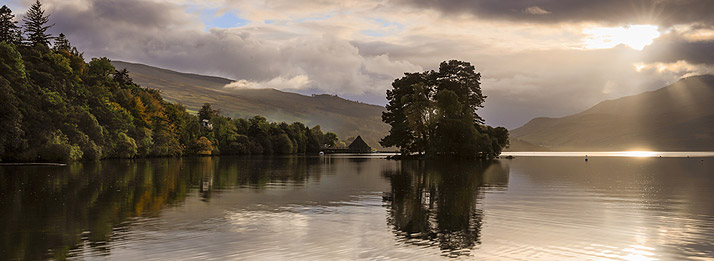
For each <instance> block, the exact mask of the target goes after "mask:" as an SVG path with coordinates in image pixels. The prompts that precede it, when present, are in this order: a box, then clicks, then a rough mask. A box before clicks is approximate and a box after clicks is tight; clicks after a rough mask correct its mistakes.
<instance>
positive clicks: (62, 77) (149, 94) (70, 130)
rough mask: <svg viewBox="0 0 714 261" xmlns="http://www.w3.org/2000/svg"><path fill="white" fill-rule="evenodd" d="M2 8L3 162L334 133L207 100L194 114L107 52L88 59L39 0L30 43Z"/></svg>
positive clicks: (278, 150) (293, 143)
mask: <svg viewBox="0 0 714 261" xmlns="http://www.w3.org/2000/svg"><path fill="white" fill-rule="evenodd" d="M0 10H1V11H2V13H1V14H0V18H1V20H0V25H1V26H2V27H0V33H2V35H0V37H2V39H3V40H2V41H0V112H2V113H0V161H70V160H94V159H102V158H134V157H154V156H181V155H196V154H198V155H216V154H284V153H317V152H319V150H320V149H321V148H322V147H325V146H334V144H335V143H336V141H337V137H336V135H334V133H329V132H328V133H327V134H324V133H323V132H322V130H321V129H320V127H319V126H316V127H313V128H311V129H310V128H308V127H307V126H305V125H304V124H301V123H297V122H296V123H293V124H287V123H271V122H268V121H267V120H266V119H265V118H263V117H260V116H256V117H253V118H250V119H231V118H228V117H223V116H221V115H220V113H219V112H218V111H217V110H213V109H212V108H211V107H210V105H209V104H206V105H204V106H203V108H202V109H201V111H200V112H199V115H198V116H196V115H192V114H190V113H189V112H187V110H186V107H185V106H183V105H180V104H174V103H169V102H166V101H164V100H163V99H162V98H161V95H160V94H159V91H158V90H155V89H149V88H143V87H141V86H139V85H137V84H135V83H134V82H133V81H132V79H131V77H129V74H128V72H127V71H126V70H125V69H124V70H116V68H114V66H113V65H112V64H111V62H110V61H109V59H107V58H93V59H91V61H90V62H89V63H86V62H85V59H84V57H83V55H82V54H81V53H79V52H77V50H76V48H74V47H71V44H70V42H69V40H68V39H67V38H66V36H65V35H64V34H60V35H59V37H57V38H51V35H49V34H48V33H46V30H47V28H49V27H50V26H48V25H47V23H48V22H49V20H48V17H49V16H48V15H45V13H44V11H43V10H42V9H41V4H40V3H39V2H35V4H34V5H33V6H32V7H31V8H30V10H29V11H28V14H27V16H26V17H25V33H26V34H27V40H28V41H24V42H23V41H20V39H22V37H18V35H19V34H18V32H19V31H20V29H19V28H18V27H17V26H15V21H14V20H13V19H14V15H13V14H12V12H11V11H10V9H9V8H7V7H6V6H3V7H2V8H1V9H0ZM20 35H21V34H20ZM51 39H54V43H53V48H50V47H49V44H50V40H51Z"/></svg>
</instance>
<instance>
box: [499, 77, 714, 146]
mask: <svg viewBox="0 0 714 261" xmlns="http://www.w3.org/2000/svg"><path fill="white" fill-rule="evenodd" d="M511 135H512V137H514V138H517V139H519V140H522V141H524V142H527V143H530V144H533V145H538V146H540V147H543V148H547V149H549V150H561V151H563V150H569V151H585V150H632V149H649V150H714V76H712V75H703V76H693V77H689V78H686V79H682V80H679V81H677V82H676V83H674V84H672V85H669V86H667V87H664V88H661V89H658V90H655V91H650V92H645V93H641V94H638V95H634V96H628V97H624V98H620V99H616V100H608V101H603V102H601V103H599V104H597V105H595V106H593V107H592V108H590V109H588V110H586V111H584V112H581V113H578V114H574V115H570V116H567V117H563V118H535V119H533V120H531V121H530V122H528V123H527V124H526V125H524V126H522V127H520V128H517V129H515V130H512V131H511ZM511 150H519V148H517V147H514V148H511Z"/></svg>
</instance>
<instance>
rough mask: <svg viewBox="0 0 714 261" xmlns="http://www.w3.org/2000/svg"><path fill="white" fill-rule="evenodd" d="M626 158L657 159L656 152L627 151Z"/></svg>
mask: <svg viewBox="0 0 714 261" xmlns="http://www.w3.org/2000/svg"><path fill="white" fill-rule="evenodd" d="M624 153H625V155H626V156H625V157H638V158H644V157H655V156H657V152H656V151H625V152H624Z"/></svg>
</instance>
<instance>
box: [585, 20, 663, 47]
mask: <svg viewBox="0 0 714 261" xmlns="http://www.w3.org/2000/svg"><path fill="white" fill-rule="evenodd" d="M658 29H659V28H658V27H657V26H656V25H630V26H625V27H589V28H585V29H583V33H584V34H585V35H587V36H586V37H585V39H584V41H583V43H584V47H585V48H586V49H606V48H612V47H615V46H618V45H620V44H624V45H627V46H629V47H630V48H632V49H635V50H639V51H641V50H642V49H643V48H645V46H647V45H650V44H652V41H654V39H656V38H657V37H659V36H660V33H659V31H658Z"/></svg>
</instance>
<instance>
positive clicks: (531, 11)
mask: <svg viewBox="0 0 714 261" xmlns="http://www.w3.org/2000/svg"><path fill="white" fill-rule="evenodd" d="M397 1H399V2H400V3H405V4H408V5H412V6H414V7H421V8H430V9H435V10H439V11H441V12H444V13H446V14H473V15H475V16H477V17H480V18H486V19H494V18H495V19H503V20H513V21H518V22H538V23H558V22H602V23H607V24H629V23H635V24H643V23H646V24H652V23H654V24H659V25H672V24H691V23H702V24H714V15H712V14H713V13H714V3H713V2H712V1H711V0H598V1H592V0H534V1H533V0H507V1H504V0H442V1H432V0H397Z"/></svg>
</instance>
